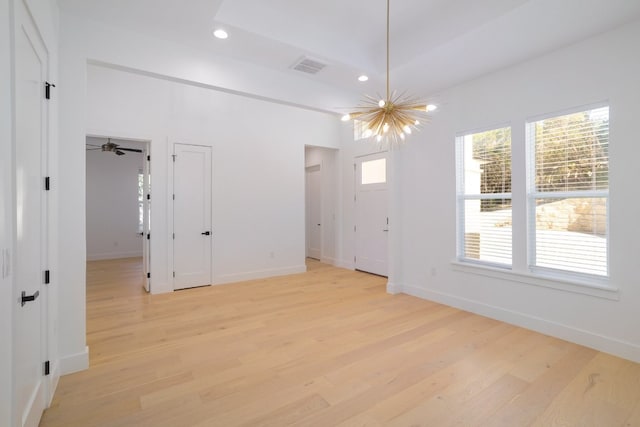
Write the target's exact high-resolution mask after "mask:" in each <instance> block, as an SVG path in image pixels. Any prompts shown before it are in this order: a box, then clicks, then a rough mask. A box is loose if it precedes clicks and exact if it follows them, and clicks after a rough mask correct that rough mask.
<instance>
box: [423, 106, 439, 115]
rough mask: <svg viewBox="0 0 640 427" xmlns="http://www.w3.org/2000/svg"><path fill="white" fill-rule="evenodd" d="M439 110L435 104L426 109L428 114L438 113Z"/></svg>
mask: <svg viewBox="0 0 640 427" xmlns="http://www.w3.org/2000/svg"><path fill="white" fill-rule="evenodd" d="M437 109H438V106H437V105H433V104H427V106H426V107H425V110H427V113H430V112H432V111H436V110H437Z"/></svg>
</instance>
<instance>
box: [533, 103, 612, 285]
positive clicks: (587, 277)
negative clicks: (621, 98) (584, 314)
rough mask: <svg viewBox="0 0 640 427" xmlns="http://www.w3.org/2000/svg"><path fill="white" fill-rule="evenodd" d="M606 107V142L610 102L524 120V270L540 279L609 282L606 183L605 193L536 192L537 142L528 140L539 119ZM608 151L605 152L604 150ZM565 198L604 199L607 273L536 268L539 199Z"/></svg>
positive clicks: (581, 191) (608, 217) (608, 231)
mask: <svg viewBox="0 0 640 427" xmlns="http://www.w3.org/2000/svg"><path fill="white" fill-rule="evenodd" d="M605 107H606V108H608V109H609V128H608V130H607V131H608V135H607V137H608V140H609V138H610V135H611V124H610V114H611V105H610V103H609V102H599V103H596V104H589V105H582V106H579V107H575V108H570V109H565V110H561V111H555V112H552V113H546V114H542V115H538V116H535V117H529V118H527V119H525V121H524V131H525V167H526V190H525V191H526V193H525V199H526V215H527V221H526V224H527V229H526V244H527V259H526V262H527V269H528V270H529V271H530V272H531V273H532V274H535V275H539V276H541V277H547V278H552V279H553V278H557V279H568V280H572V281H577V282H579V283H585V284H587V285H590V284H593V283H598V282H608V280H609V278H610V267H611V263H610V260H611V257H610V247H611V245H610V239H609V233H610V227H609V226H610V218H611V213H610V206H609V200H610V198H609V183H607V189H606V190H573V191H556V192H552V191H536V183H535V179H536V141H535V140H533V141H532V140H531V138H530V132H529V127H530V126H535V124H536V123H537V122H539V121H542V120H547V119H553V118H559V117H563V116H567V115H571V114H577V113H582V112H586V111H592V110H597V109H600V108H605ZM607 152H608V149H607ZM608 160H609V156H608V154H607V161H608ZM565 198H594V199H595V198H602V199H604V200H605V206H606V218H605V224H606V234H605V237H606V251H605V253H606V266H607V268H606V274H605V275H598V274H589V273H581V272H577V271H572V270H567V269H561V268H552V267H545V266H539V265H536V258H537V244H536V208H537V205H536V201H537V200H539V199H565Z"/></svg>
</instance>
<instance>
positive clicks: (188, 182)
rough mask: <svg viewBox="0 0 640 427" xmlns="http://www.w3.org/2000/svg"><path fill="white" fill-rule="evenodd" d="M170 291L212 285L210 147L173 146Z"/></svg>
mask: <svg viewBox="0 0 640 427" xmlns="http://www.w3.org/2000/svg"><path fill="white" fill-rule="evenodd" d="M173 159H174V160H173V268H174V270H173V271H174V279H173V288H174V290H177V289H185V288H192V287H197V286H205V285H210V284H211V282H212V259H211V253H212V249H211V248H212V239H213V230H212V229H211V166H212V163H211V161H212V159H211V147H207V146H200V145H188V144H178V143H176V144H174V151H173Z"/></svg>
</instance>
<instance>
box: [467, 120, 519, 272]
mask: <svg viewBox="0 0 640 427" xmlns="http://www.w3.org/2000/svg"><path fill="white" fill-rule="evenodd" d="M457 158H458V167H457V171H458V179H457V183H458V221H459V222H458V258H459V259H464V260H467V261H476V262H483V263H488V264H498V265H501V266H510V265H511V251H512V243H511V241H512V233H511V213H512V207H511V128H509V127H505V128H500V129H493V130H489V131H485V132H478V133H469V134H465V135H461V136H459V137H458V138H457Z"/></svg>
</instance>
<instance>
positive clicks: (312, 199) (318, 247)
mask: <svg viewBox="0 0 640 427" xmlns="http://www.w3.org/2000/svg"><path fill="white" fill-rule="evenodd" d="M321 182H322V179H321V170H320V165H317V166H310V167H308V168H307V180H306V183H307V189H306V195H307V256H308V257H309V258H315V259H318V260H319V259H320V258H321V256H322V221H321V219H322V187H321V185H322V184H321Z"/></svg>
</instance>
